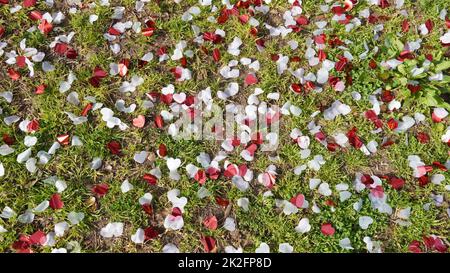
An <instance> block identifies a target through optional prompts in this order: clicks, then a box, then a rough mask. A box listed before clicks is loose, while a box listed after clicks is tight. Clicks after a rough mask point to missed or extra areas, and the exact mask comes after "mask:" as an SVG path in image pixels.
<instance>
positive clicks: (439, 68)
mask: <svg viewBox="0 0 450 273" xmlns="http://www.w3.org/2000/svg"><path fill="white" fill-rule="evenodd" d="M449 68H450V61H444V62H442V63H440V64H437V65H436V72H440V71H443V70H447V69H449Z"/></svg>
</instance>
